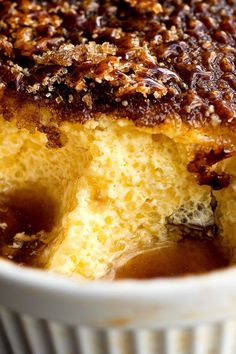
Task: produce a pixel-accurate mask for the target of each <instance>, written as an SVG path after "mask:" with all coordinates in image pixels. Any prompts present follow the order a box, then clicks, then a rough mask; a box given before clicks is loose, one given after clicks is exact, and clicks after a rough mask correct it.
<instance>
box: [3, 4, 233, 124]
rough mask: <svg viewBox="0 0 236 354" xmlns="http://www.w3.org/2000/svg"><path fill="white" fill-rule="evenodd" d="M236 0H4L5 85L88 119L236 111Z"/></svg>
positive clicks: (213, 120)
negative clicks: (99, 115) (93, 117)
mask: <svg viewBox="0 0 236 354" xmlns="http://www.w3.org/2000/svg"><path fill="white" fill-rule="evenodd" d="M235 59H236V1H235V0H208V1H200V0H188V1H187V0H186V1H183V0H163V1H157V0H102V1H101V0H100V1H98V0H81V1H76V0H68V1H63V0H57V1H36V0H19V1H6V0H2V1H0V90H1V94H2V96H4V92H5V95H6V93H7V95H10V94H11V93H14V92H17V95H18V96H19V97H24V98H25V99H29V100H33V101H38V102H40V103H42V104H44V105H46V106H49V107H50V106H52V107H53V108H54V109H56V110H58V112H62V111H63V112H64V111H67V113H68V114H66V115H65V114H63V117H64V118H63V119H68V118H65V117H71V116H73V114H74V116H75V112H76V119H77V120H81V121H84V120H86V119H89V118H90V117H92V116H93V115H94V114H95V113H99V112H105V113H112V114H114V115H117V116H119V117H126V118H129V119H132V120H134V121H135V122H136V123H137V124H140V125H146V126H154V125H156V124H159V123H160V122H163V121H165V120H166V119H167V118H169V117H172V119H175V118H174V117H180V118H181V119H182V120H183V121H185V122H188V123H189V124H192V125H194V126H199V125H200V126H201V125H204V124H206V123H210V124H212V126H216V125H220V124H230V125H231V126H234V123H232V122H233V120H234V118H235V115H236V103H235V102H236V100H235V95H236V69H235V61H236V60H235Z"/></svg>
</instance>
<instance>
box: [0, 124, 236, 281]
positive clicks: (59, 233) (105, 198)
mask: <svg viewBox="0 0 236 354" xmlns="http://www.w3.org/2000/svg"><path fill="white" fill-rule="evenodd" d="M1 127H2V129H1V131H0V165H1V168H0V190H1V193H2V194H8V193H12V191H15V190H21V189H28V190H29V189H32V190H35V189H37V188H39V189H42V188H44V189H45V190H47V192H48V193H49V194H50V196H51V198H52V199H53V200H54V201H55V204H56V205H57V216H56V222H55V225H54V227H53V230H52V231H51V232H50V233H49V234H48V235H46V236H47V237H46V238H45V242H48V246H47V247H46V248H44V251H43V253H42V254H41V263H42V264H43V265H44V266H45V267H46V268H47V269H48V270H53V271H58V272H60V273H64V274H67V275H71V274H77V275H79V276H81V277H85V278H90V279H93V278H99V277H102V276H104V275H105V274H106V272H107V271H108V270H109V267H110V266H111V265H112V263H113V262H114V260H115V259H116V258H117V257H119V256H120V255H121V254H123V253H126V252H131V251H134V250H137V249H140V248H146V247H148V246H153V245H155V244H157V243H159V242H165V241H168V240H170V239H171V240H173V239H174V240H176V239H178V238H179V237H181V235H180V234H178V233H173V232H170V231H169V228H168V227H167V220H168V218H169V217H170V216H171V215H172V218H175V221H176V220H177V219H180V220H181V217H182V216H181V215H180V214H181V210H184V212H183V217H184V216H186V215H188V217H190V218H191V215H194V219H193V222H194V223H199V224H201V225H202V226H205V225H208V224H209V223H212V218H213V215H212V209H211V200H212V193H211V189H210V187H208V186H199V185H198V184H197V183H196V179H195V176H194V175H193V174H191V173H189V172H188V171H187V167H186V166H187V164H188V162H189V161H190V159H191V156H192V149H193V146H192V144H189V137H188V138H186V139H182V140H183V141H182V142H181V143H180V142H179V141H177V140H178V139H175V138H171V137H168V136H166V135H164V134H160V133H158V132H155V131H150V130H145V129H141V128H137V127H135V126H134V124H133V123H131V122H129V121H125V120H118V121H115V120H112V119H108V118H106V117H100V119H99V120H98V121H90V122H89V123H87V124H84V125H81V124H76V123H73V124H70V123H65V124H64V125H63V126H62V130H63V131H64V133H65V134H66V135H67V137H68V142H67V144H66V145H65V146H64V147H62V148H60V149H48V148H47V147H46V138H45V136H44V135H43V134H42V133H39V132H34V133H30V132H29V131H28V130H25V129H20V130H19V129H18V128H17V127H16V126H15V123H14V122H6V121H4V120H1ZM230 163H233V159H231V161H230V160H229V161H228V162H227V164H226V166H227V168H229V169H230V170H231V166H230ZM219 166H220V167H219V168H220V169H224V168H226V167H224V164H223V163H221V164H220V165H219ZM235 172H236V170H235ZM235 175H236V173H235ZM232 188H234V184H232V186H230V187H228V188H227V189H226V190H225V191H219V192H217V193H215V196H216V198H217V199H218V200H219V204H218V213H219V210H221V209H222V208H223V210H224V213H223V214H221V215H220V216H219V222H220V225H221V227H222V228H223V229H224V230H225V231H222V237H225V239H226V237H228V236H227V235H232V230H229V229H227V227H225V224H226V223H227V222H228V220H230V224H229V227H228V228H233V227H234V224H235V223H236V218H235V217H234V215H233V213H232V212H231V206H230V205H228V203H230V202H228V201H226V198H225V194H226V195H227V197H229V196H230V194H232V191H231V189H232ZM227 193H228V194H227ZM231 199H232V197H231ZM234 203H235V204H236V198H235V201H234ZM189 205H191V208H190V209H191V211H192V212H191V213H192V214H191V213H190V214H186V212H185V209H186V208H187V209H188V208H189ZM199 205H201V211H200V212H199V211H198V212H196V210H198V209H199ZM235 206H236V205H235ZM226 209H227V211H226V212H225V210H226ZM178 210H180V212H179V214H178V212H177V214H176V211H178ZM202 210H203V212H202ZM204 210H205V212H204ZM173 215H174V216H173ZM189 215H190V216H189ZM222 215H223V216H222ZM176 218H177V219H176ZM198 218H199V220H198V221H197V220H196V219H198ZM200 219H201V220H200ZM203 224H204V225H203ZM222 225H223V226H222ZM230 237H231V236H230ZM228 239H229V237H228V238H227V242H228Z"/></svg>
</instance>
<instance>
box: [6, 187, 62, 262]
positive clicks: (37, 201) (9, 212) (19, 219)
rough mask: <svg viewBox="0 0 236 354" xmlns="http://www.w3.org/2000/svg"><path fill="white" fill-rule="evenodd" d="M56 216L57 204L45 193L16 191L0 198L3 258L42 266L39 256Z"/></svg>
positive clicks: (42, 191)
mask: <svg viewBox="0 0 236 354" xmlns="http://www.w3.org/2000/svg"><path fill="white" fill-rule="evenodd" d="M55 217H56V206H55V203H54V202H53V200H52V199H51V198H50V196H49V195H48V194H47V192H46V191H45V190H37V189H34V190H17V191H15V192H14V193H13V194H12V195H8V196H1V197H0V256H1V257H3V258H6V259H10V260H11V261H13V262H16V263H18V264H20V265H27V266H33V267H40V266H42V265H41V263H40V253H41V251H42V250H43V248H44V247H45V239H46V235H47V232H50V231H51V230H52V228H53V225H54V222H55ZM17 235H18V238H17Z"/></svg>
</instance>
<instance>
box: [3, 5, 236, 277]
mask: <svg viewBox="0 0 236 354" xmlns="http://www.w3.org/2000/svg"><path fill="white" fill-rule="evenodd" d="M235 12H236V3H235V2H234V1H231V0H227V1H226V0H217V1H216V0H209V1H197V2H196V1H193V0H192V1H183V0H180V1H175V0H166V1H160V2H158V1H155V0H140V1H136V0H113V1H112V0H106V1H93V0H84V1H62V0H59V1H43V2H41V1H36V0H35V1H34V0H22V1H20V0H19V1H12V2H10V1H1V3H0V19H1V20H0V88H1V97H0V119H1V122H0V125H1V129H0V165H1V168H0V191H1V198H0V199H1V203H0V204H1V205H0V207H1V208H0V217H1V220H0V221H1V225H0V226H1V237H0V253H1V255H2V256H3V257H5V258H9V259H12V260H13V261H16V262H18V263H20V264H31V265H34V266H39V267H43V268H45V269H47V270H51V271H57V272H60V273H63V274H66V275H72V274H77V275H78V276H81V277H84V278H88V279H96V278H101V277H104V276H105V275H106V274H107V273H109V270H110V269H111V268H112V267H113V266H114V264H116V261H117V260H118V259H121V258H122V257H126V256H127V255H129V254H135V253H136V252H137V253H138V252H140V250H145V249H149V248H152V249H153V248H155V247H157V248H160V247H162V246H163V247H165V246H166V245H167V243H168V242H170V243H172V244H173V243H175V242H179V241H180V240H182V239H186V238H189V237H191V238H192V239H193V240H194V238H196V239H197V240H198V241H197V242H196V245H197V243H199V240H212V242H213V241H214V240H216V241H214V242H216V243H217V244H218V245H220V246H219V247H220V249H221V250H222V252H223V253H224V254H225V257H227V259H228V258H230V259H231V262H232V263H233V262H234V260H235V258H236V216H235V210H236V198H235V188H236V180H235V178H236V166H235V163H236V160H235V156H234V155H235V137H236V135H235V115H236V105H235V95H236V76H235V74H236V70H235V58H236V54H235V47H236V34H235V31H236V20H235ZM191 242H192V241H191ZM203 242H204V241H203ZM206 242H208V241H206ZM196 247H197V246H196ZM157 256H158V254H157ZM221 265H222V266H223V265H225V262H222V264H221Z"/></svg>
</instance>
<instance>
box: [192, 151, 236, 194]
mask: <svg viewBox="0 0 236 354" xmlns="http://www.w3.org/2000/svg"><path fill="white" fill-rule="evenodd" d="M233 155H235V152H232V151H228V150H225V149H224V148H223V147H217V148H216V149H215V150H213V149H211V150H210V151H208V152H207V151H204V150H203V151H199V152H197V153H196V155H195V158H194V160H193V161H191V162H190V163H189V164H188V166H187V169H188V171H189V172H194V173H197V174H198V183H199V184H200V185H208V186H211V188H212V189H213V190H219V189H222V188H225V187H228V185H229V184H230V180H231V177H230V175H229V174H228V173H225V172H221V173H217V172H216V171H211V166H213V165H214V164H216V163H217V162H219V161H222V160H224V159H227V158H229V157H231V156H233Z"/></svg>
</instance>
